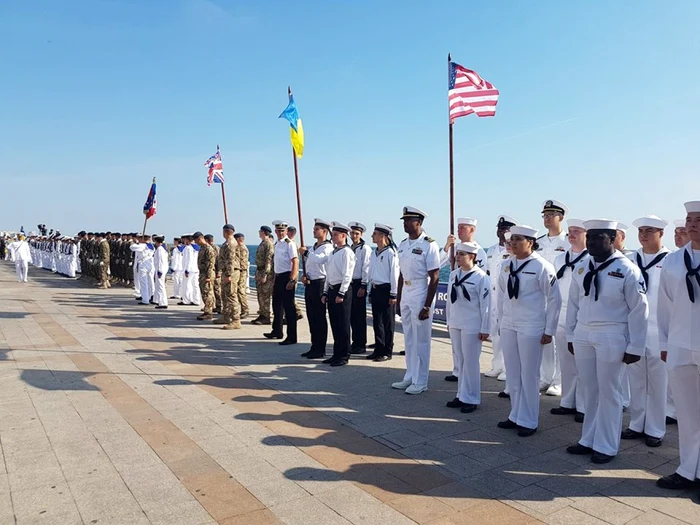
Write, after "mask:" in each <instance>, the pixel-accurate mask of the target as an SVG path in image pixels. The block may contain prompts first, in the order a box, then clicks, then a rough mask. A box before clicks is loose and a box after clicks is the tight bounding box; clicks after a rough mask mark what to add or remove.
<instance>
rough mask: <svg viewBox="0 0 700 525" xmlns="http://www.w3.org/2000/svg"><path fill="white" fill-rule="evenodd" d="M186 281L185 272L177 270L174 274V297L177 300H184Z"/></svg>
mask: <svg viewBox="0 0 700 525" xmlns="http://www.w3.org/2000/svg"><path fill="white" fill-rule="evenodd" d="M184 279H185V272H184V271H183V270H177V271H175V272H173V287H174V288H175V291H174V292H173V295H174V296H175V298H176V299H182V294H183V286H182V284H183V281H184Z"/></svg>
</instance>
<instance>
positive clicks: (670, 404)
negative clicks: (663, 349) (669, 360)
mask: <svg viewBox="0 0 700 525" xmlns="http://www.w3.org/2000/svg"><path fill="white" fill-rule="evenodd" d="M666 373H667V374H669V371H668V366H666ZM666 416H667V417H671V418H673V419H678V418H677V417H676V403H675V402H674V401H673V390H672V388H671V376H670V374H669V375H668V385H667V388H666Z"/></svg>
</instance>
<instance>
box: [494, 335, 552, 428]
mask: <svg viewBox="0 0 700 525" xmlns="http://www.w3.org/2000/svg"><path fill="white" fill-rule="evenodd" d="M541 339H542V336H541V335H538V336H532V335H525V334H521V333H519V332H516V331H515V330H510V329H508V328H501V344H502V345H503V357H504V359H505V363H506V371H507V374H508V388H509V389H510V415H509V416H508V419H510V420H511V421H512V422H513V423H517V424H518V425H520V426H521V427H524V428H530V429H532V428H537V424H538V421H539V418H540V364H541V361H542V343H541Z"/></svg>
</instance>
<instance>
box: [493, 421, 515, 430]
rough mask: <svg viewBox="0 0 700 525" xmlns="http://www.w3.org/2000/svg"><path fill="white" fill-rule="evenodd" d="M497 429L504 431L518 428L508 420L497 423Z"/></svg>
mask: <svg viewBox="0 0 700 525" xmlns="http://www.w3.org/2000/svg"><path fill="white" fill-rule="evenodd" d="M496 426H497V427H498V428H506V429H512V428H518V424H517V423H514V422H513V421H511V420H510V419H506V420H505V421H499V422H498V425H496Z"/></svg>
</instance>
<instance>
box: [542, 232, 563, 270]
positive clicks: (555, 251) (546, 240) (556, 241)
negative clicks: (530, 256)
mask: <svg viewBox="0 0 700 525" xmlns="http://www.w3.org/2000/svg"><path fill="white" fill-rule="evenodd" d="M537 244H539V246H540V247H539V248H538V249H537V253H538V254H539V255H541V256H542V257H543V258H544V259H545V260H546V261H548V262H549V263H551V264H554V260H555V259H556V258H557V256H558V255H559V254H561V253H564V252H565V251H566V250H568V249H569V248H571V244H569V235H568V234H567V233H566V232H564V231H562V232H561V233H560V234H559V235H554V236H552V237H550V236H549V235H548V234H545V235H543V236H542V237H538V238H537Z"/></svg>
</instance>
